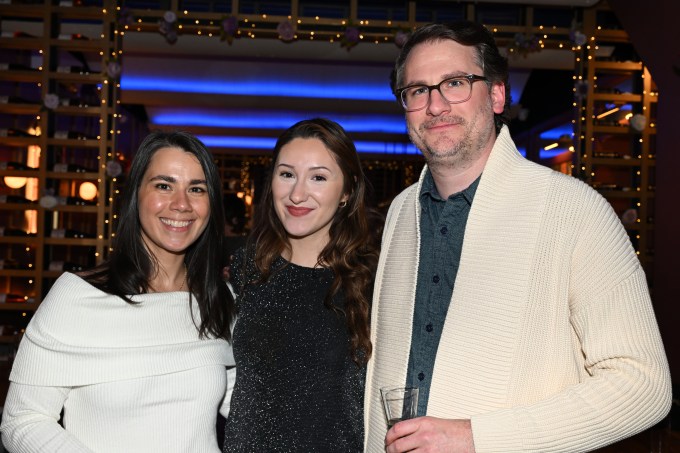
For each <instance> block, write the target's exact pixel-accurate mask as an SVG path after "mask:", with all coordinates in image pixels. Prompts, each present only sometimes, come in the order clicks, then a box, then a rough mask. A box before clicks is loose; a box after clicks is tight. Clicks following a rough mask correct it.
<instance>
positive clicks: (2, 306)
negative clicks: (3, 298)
mask: <svg viewBox="0 0 680 453" xmlns="http://www.w3.org/2000/svg"><path fill="white" fill-rule="evenodd" d="M38 305H40V304H37V303H35V302H18V303H14V302H6V303H0V310H17V311H35V310H36V309H37V308H38Z"/></svg>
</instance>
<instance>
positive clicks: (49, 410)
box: [2, 382, 94, 453]
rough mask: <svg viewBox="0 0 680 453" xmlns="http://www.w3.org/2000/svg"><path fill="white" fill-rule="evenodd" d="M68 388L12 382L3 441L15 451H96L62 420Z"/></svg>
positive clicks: (7, 447)
mask: <svg viewBox="0 0 680 453" xmlns="http://www.w3.org/2000/svg"><path fill="white" fill-rule="evenodd" d="M68 393H69V389H68V388H58V387H38V386H34V385H22V384H16V383H14V382H12V383H10V387H9V391H8V392H7V399H6V401H5V409H4V411H3V414H2V443H3V445H4V446H5V448H6V449H7V450H8V451H10V452H12V453H36V452H50V453H94V452H93V451H92V450H90V449H89V448H87V447H86V446H85V445H83V444H82V443H81V442H80V441H79V440H78V439H76V438H75V436H73V435H72V434H71V433H69V432H68V431H66V430H64V428H63V427H62V426H61V425H60V424H59V423H58V422H59V414H60V413H61V410H62V407H63V406H64V401H65V400H66V398H67V397H68Z"/></svg>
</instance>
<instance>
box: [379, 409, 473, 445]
mask: <svg viewBox="0 0 680 453" xmlns="http://www.w3.org/2000/svg"><path fill="white" fill-rule="evenodd" d="M385 451H386V452H387V453H403V452H407V451H408V452H411V451H413V452H418V453H435V452H446V453H474V451H475V446H474V442H473V440H472V428H471V426H470V420H446V419H443V418H434V417H418V418H414V419H411V420H404V421H401V422H399V423H397V424H396V425H394V426H393V427H392V429H390V430H389V431H387V435H386V436H385Z"/></svg>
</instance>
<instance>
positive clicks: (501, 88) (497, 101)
mask: <svg viewBox="0 0 680 453" xmlns="http://www.w3.org/2000/svg"><path fill="white" fill-rule="evenodd" d="M491 106H492V107H493V111H494V113H496V114H500V113H503V109H504V108H505V85H504V84H503V83H494V84H493V85H492V86H491Z"/></svg>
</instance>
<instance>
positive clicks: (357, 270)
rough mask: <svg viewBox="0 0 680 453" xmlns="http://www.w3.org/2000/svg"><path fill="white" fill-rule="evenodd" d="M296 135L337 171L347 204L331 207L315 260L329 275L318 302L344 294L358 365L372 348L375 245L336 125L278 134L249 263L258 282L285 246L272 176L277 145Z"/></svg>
mask: <svg viewBox="0 0 680 453" xmlns="http://www.w3.org/2000/svg"><path fill="white" fill-rule="evenodd" d="M296 138H304V139H308V138H314V139H318V140H320V141H321V142H322V143H323V144H324V145H325V147H326V148H327V149H328V150H329V151H330V152H331V154H332V155H333V157H334V158H335V161H336V162H337V163H338V166H339V167H340V169H341V170H342V175H343V192H344V193H347V194H349V198H348V199H347V204H346V205H345V206H344V207H342V208H339V209H338V210H337V212H336V213H335V216H334V217H333V220H332V221H331V227H330V231H329V235H330V241H329V242H328V244H327V245H326V246H325V247H324V249H323V250H322V251H321V254H320V255H319V258H318V263H319V265H323V266H327V267H329V268H330V269H331V270H332V271H333V274H334V280H333V283H332V284H331V287H330V289H329V291H328V294H327V295H326V298H325V300H324V305H325V306H326V307H327V308H329V309H330V308H332V307H333V305H332V304H331V300H332V298H333V296H335V295H336V294H338V293H339V292H340V291H342V294H343V295H344V299H345V309H344V314H345V318H346V321H347V329H348V332H349V335H350V354H351V357H352V359H353V360H354V361H355V362H356V363H357V364H358V365H362V364H365V363H366V361H368V359H369V357H370V356H371V351H372V347H371V340H370V337H369V321H368V313H369V308H370V300H371V296H372V292H373V291H372V290H373V278H374V273H375V269H376V266H377V261H378V245H377V240H376V235H375V234H373V232H372V231H371V229H372V228H373V226H372V225H370V224H369V220H368V216H367V203H366V198H367V194H368V192H369V187H370V186H369V183H368V181H367V179H366V176H365V175H364V172H363V169H362V168H361V162H360V161H359V156H358V154H357V151H356V148H355V147H354V143H352V141H351V140H350V139H349V137H348V136H347V134H346V133H345V130H344V129H343V128H342V127H341V126H340V125H339V124H337V123H335V122H333V121H331V120H328V119H324V118H314V119H309V120H304V121H300V122H298V123H296V124H294V125H293V126H291V127H290V128H289V129H288V130H286V131H285V132H284V133H283V134H282V135H281V136H280V137H279V139H278V141H277V142H276V146H275V147H274V153H273V159H272V167H271V168H272V171H271V172H270V174H269V175H268V177H267V179H266V180H265V183H264V187H263V189H262V199H261V200H260V203H259V204H258V207H257V212H256V215H255V219H254V224H253V229H252V231H251V233H250V236H249V240H248V244H249V245H248V247H247V249H248V250H252V249H253V248H254V249H255V265H256V266H257V269H258V272H259V273H260V279H261V280H262V281H266V280H267V279H268V278H269V276H270V275H271V271H272V269H271V266H272V263H273V261H274V259H276V258H277V257H278V256H279V255H280V254H281V253H282V252H283V251H284V250H290V243H289V241H288V234H287V233H286V230H285V228H284V227H283V225H282V224H281V221H280V220H279V218H278V216H277V215H276V212H275V210H274V201H273V197H272V178H273V175H274V171H273V169H274V168H275V166H276V161H277V159H278V156H279V153H280V151H281V148H283V147H284V146H285V145H286V144H288V143H290V142H291V141H292V140H293V139H296Z"/></svg>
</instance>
